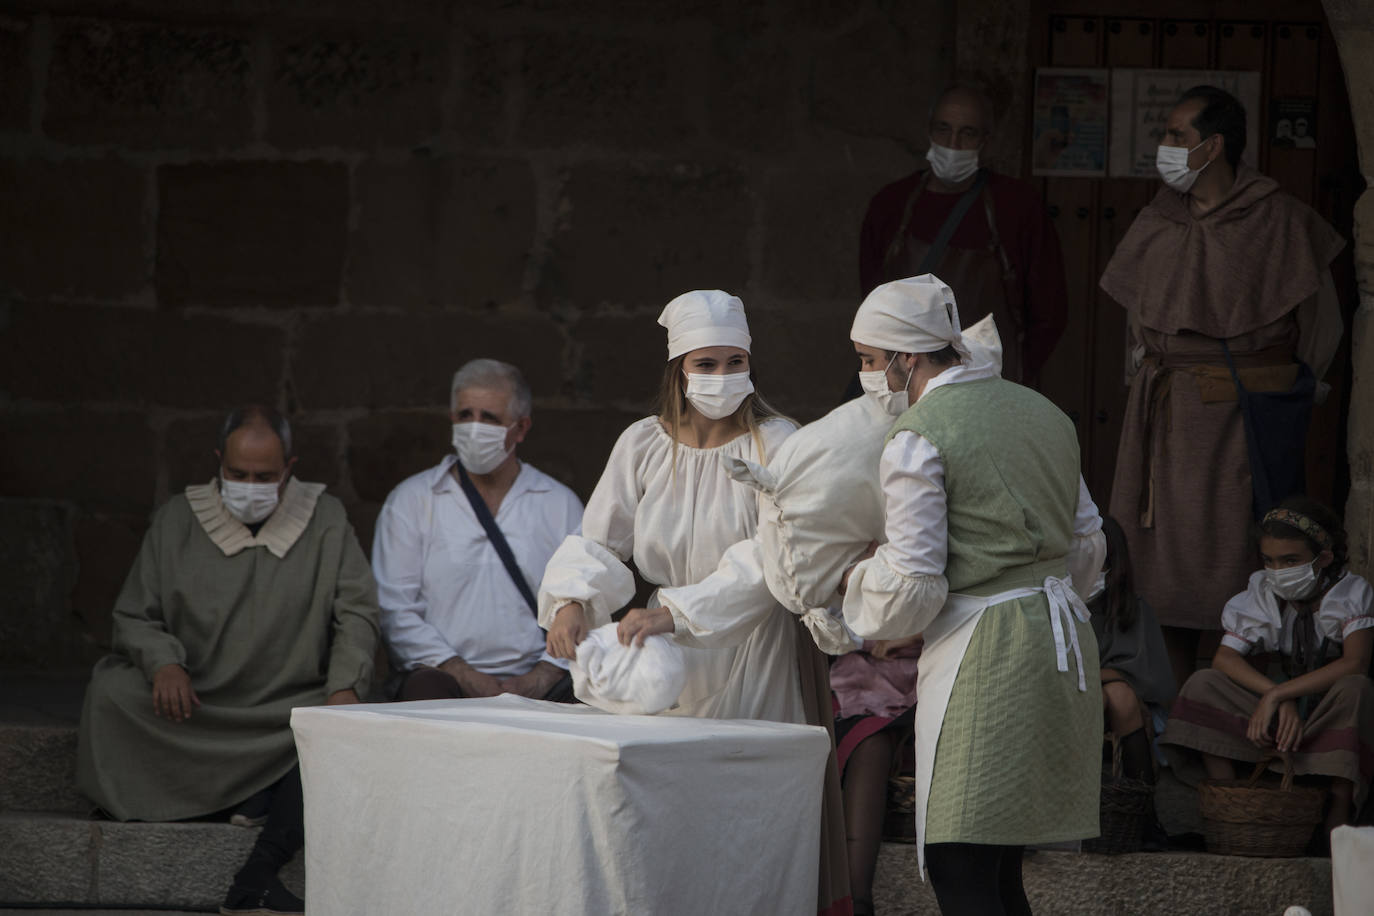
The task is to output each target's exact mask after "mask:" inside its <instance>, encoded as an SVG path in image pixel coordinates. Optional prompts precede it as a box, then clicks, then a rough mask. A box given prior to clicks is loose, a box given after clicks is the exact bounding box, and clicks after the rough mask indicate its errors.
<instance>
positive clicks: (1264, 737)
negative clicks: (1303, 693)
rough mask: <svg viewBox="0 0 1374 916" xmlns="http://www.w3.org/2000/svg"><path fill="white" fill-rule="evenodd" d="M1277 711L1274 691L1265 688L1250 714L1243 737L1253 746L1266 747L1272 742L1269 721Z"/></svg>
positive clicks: (1271, 720) (1277, 701)
mask: <svg viewBox="0 0 1374 916" xmlns="http://www.w3.org/2000/svg"><path fill="white" fill-rule="evenodd" d="M1289 702H1291V701H1289ZM1278 711H1279V699H1278V697H1277V696H1275V695H1274V691H1272V690H1266V691H1265V692H1264V694H1263V695H1262V696H1261V697H1260V701H1259V705H1258V706H1256V707H1255V711H1254V713H1253V714H1252V715H1251V716H1250V724H1249V725H1248V726H1247V727H1246V729H1245V737H1247V738H1249V739H1250V743H1251V744H1253V745H1255V747H1268V746H1270V745H1272V744H1273V743H1274V739H1273V738H1272V737H1271V736H1270V734H1269V723H1270V722H1273V721H1274V714H1275V713H1277V712H1278Z"/></svg>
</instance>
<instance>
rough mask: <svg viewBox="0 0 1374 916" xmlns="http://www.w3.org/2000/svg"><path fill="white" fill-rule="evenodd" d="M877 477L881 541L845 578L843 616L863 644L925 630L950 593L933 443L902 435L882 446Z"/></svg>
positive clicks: (940, 472) (941, 480) (940, 468)
mask: <svg viewBox="0 0 1374 916" xmlns="http://www.w3.org/2000/svg"><path fill="white" fill-rule="evenodd" d="M878 472H879V477H880V479H881V481H882V487H883V501H884V504H885V506H886V515H887V521H886V523H885V525H884V530H885V532H886V535H887V543H886V544H883V545H882V546H881V547H879V548H878V551H877V553H875V554H874V555H873V556H872V557H870V558H869V559H867V560H864V561H862V562H861V563H859V564H858V565H857V566H855V567H854V570H853V572H852V573H851V574H850V576H849V586H848V588H847V589H846V591H845V596H844V619H845V623H846V624H848V625H849V628H850V629H851V630H853V631H854V633H855V634H857V635H858V636H861V637H863V638H864V639H901V638H903V637H906V636H914V635H916V634H917V633H920V632H922V631H923V630H925V628H926V626H927V625H928V624H929V623H930V622H931V620H933V619H934V618H935V615H936V614H938V613H939V612H940V609H941V608H942V607H944V604H945V598H946V597H947V596H948V595H949V582H948V581H947V580H946V579H945V577H944V569H945V563H946V560H947V558H948V555H949V517H948V512H947V510H946V503H945V468H944V462H943V461H942V460H941V458H940V453H939V452H938V451H936V449H935V447H934V446H933V445H931V444H930V443H929V442H927V441H926V440H925V439H923V438H921V437H920V436H918V435H916V434H915V433H911V432H905V431H904V432H900V433H898V434H897V435H895V436H893V437H892V440H891V441H890V442H888V444H887V446H886V447H885V448H884V449H883V456H882V460H881V461H880V462H879V467H878Z"/></svg>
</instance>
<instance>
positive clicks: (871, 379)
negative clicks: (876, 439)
mask: <svg viewBox="0 0 1374 916" xmlns="http://www.w3.org/2000/svg"><path fill="white" fill-rule="evenodd" d="M896 359H897V354H896V353H894V354H892V359H890V360H888V361H887V368H884V369H874V370H873V371H872V372H860V373H859V384H860V385H862V386H863V389H864V394H866V395H868V396H869V397H870V398H872V399H873V400H874V401H875V402H876V403H877V405H878V406H879V407H881V408H882V409H883V411H884V412H885V413H887V414H888V415H889V416H893V417H900V416H901V415H902V414H904V413H906V409H907V408H908V407H910V406H911V403H910V402H911V397H910V396H909V395H908V394H907V393H906V390H907V387H908V386H910V385H911V373H912V372H915V371H916V367H915V366H912V367H911V372H908V373H907V374H906V384H905V385H903V386H902V390H901V391H893V390H892V389H891V388H890V387H888V384H887V370H888V369H891V368H892V363H893V362H894V361H895V360H896Z"/></svg>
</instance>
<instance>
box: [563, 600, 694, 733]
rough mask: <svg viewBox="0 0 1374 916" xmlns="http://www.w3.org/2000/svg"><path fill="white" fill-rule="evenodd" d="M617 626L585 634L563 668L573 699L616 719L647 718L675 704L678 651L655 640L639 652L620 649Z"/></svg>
mask: <svg viewBox="0 0 1374 916" xmlns="http://www.w3.org/2000/svg"><path fill="white" fill-rule="evenodd" d="M616 627H617V624H614V623H608V624H606V625H605V626H600V627H597V628H596V629H595V630H592V631H591V632H590V633H588V634H587V638H586V639H584V640H583V641H582V643H581V645H579V646H578V647H577V658H576V659H575V660H574V661H573V662H572V664H571V665H569V666H568V670H569V671H571V672H572V679H573V693H574V694H575V695H576V696H577V698H578V699H579V700H581V701H582V702H584V703H586V704H587V705H588V706H595V707H596V708H597V709H604V710H605V711H606V712H613V713H617V714H619V715H631V716H651V715H653V714H655V713H659V712H662V711H663V710H665V709H667V708H668V707H670V706H672V705H673V704H674V703H676V702H677V698H678V695H679V694H681V693H682V688H683V687H685V686H687V661H686V659H685V658H684V657H683V648H682V647H681V646H679V645H678V644H677V643H675V642H673V640H672V639H670V638H669V637H667V636H663V635H655V636H650V637H648V638H647V639H645V640H644V645H643V646H622V645H621V644H620V639H619V638H618V637H617V636H616Z"/></svg>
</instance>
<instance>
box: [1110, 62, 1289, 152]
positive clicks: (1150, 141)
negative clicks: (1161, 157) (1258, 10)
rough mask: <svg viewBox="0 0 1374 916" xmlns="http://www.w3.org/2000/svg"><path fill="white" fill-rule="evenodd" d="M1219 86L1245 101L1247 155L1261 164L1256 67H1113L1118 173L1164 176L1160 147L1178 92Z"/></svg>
mask: <svg viewBox="0 0 1374 916" xmlns="http://www.w3.org/2000/svg"><path fill="white" fill-rule="evenodd" d="M1201 85H1208V86H1216V87H1217V88H1219V89H1224V90H1226V91H1227V92H1229V93H1231V94H1232V95H1234V96H1235V97H1236V98H1238V99H1240V103H1241V104H1242V105H1244V106H1245V113H1246V115H1247V117H1246V132H1245V154H1244V155H1243V156H1242V157H1241V158H1242V160H1243V161H1244V162H1246V163H1247V164H1249V165H1254V164H1255V150H1256V148H1257V147H1258V144H1259V125H1260V122H1261V121H1262V120H1263V117H1262V115H1263V113H1262V112H1261V111H1260V75H1259V72H1258V71H1255V70H1136V69H1128V68H1117V69H1113V70H1112V91H1111V99H1112V134H1111V155H1110V156H1109V157H1108V159H1109V162H1110V166H1109V169H1110V171H1111V174H1112V177H1113V178H1158V177H1159V173H1158V172H1156V171H1155V150H1156V149H1157V148H1158V146H1159V143H1160V141H1161V140H1162V139H1163V137H1164V125H1165V123H1166V122H1167V121H1168V120H1169V112H1170V111H1171V110H1172V109H1173V107H1174V104H1175V103H1176V102H1177V101H1178V97H1179V96H1181V95H1183V93H1184V92H1186V91H1187V90H1189V89H1191V88H1193V87H1194V86H1201Z"/></svg>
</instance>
